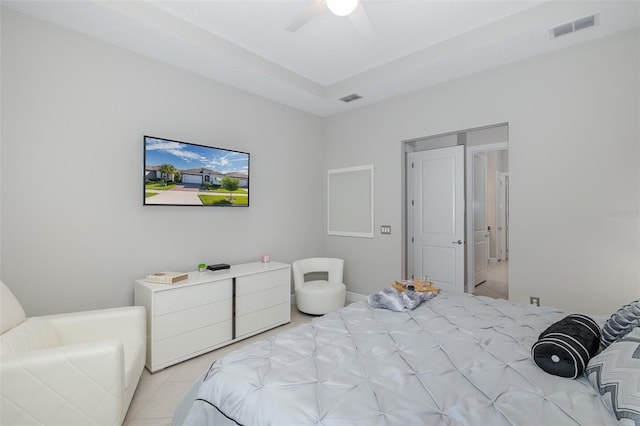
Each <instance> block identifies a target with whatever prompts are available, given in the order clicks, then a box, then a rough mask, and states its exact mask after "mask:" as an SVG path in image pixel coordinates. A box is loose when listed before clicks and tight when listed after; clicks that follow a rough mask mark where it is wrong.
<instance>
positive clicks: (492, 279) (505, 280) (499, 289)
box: [473, 260, 509, 299]
mask: <svg viewBox="0 0 640 426" xmlns="http://www.w3.org/2000/svg"><path fill="white" fill-rule="evenodd" d="M473 294H475V295H476V296H489V297H493V298H494V299H509V261H508V260H503V261H500V262H498V261H495V260H494V261H489V269H488V272H487V281H485V282H483V283H482V284H478V285H477V286H476V288H475V289H474V290H473Z"/></svg>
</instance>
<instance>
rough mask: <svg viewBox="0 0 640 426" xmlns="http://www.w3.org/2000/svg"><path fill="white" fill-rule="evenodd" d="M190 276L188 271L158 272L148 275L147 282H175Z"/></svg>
mask: <svg viewBox="0 0 640 426" xmlns="http://www.w3.org/2000/svg"><path fill="white" fill-rule="evenodd" d="M188 278H189V274H188V273H186V272H156V273H155V274H149V275H147V282H148V283H153V284H175V283H179V282H180V281H185V280H187V279H188Z"/></svg>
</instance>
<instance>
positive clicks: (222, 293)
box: [153, 279, 233, 316]
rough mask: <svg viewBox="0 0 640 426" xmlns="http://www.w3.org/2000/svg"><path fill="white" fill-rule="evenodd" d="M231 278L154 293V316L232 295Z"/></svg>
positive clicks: (228, 297) (229, 297)
mask: <svg viewBox="0 0 640 426" xmlns="http://www.w3.org/2000/svg"><path fill="white" fill-rule="evenodd" d="M232 292H233V281H232V280H231V279H228V280H222V281H215V282H211V283H204V284H199V285H194V286H183V287H181V286H177V287H175V288H172V289H171V290H166V291H158V292H156V293H155V303H154V305H155V306H154V312H153V315H154V316H160V315H164V314H168V313H171V312H177V311H182V310H184V309H190V308H192V307H195V306H201V305H206V304H209V303H213V302H218V301H221V300H225V299H231V297H232V296H233V294H232Z"/></svg>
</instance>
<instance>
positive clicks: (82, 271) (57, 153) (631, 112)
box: [0, 9, 640, 315]
mask: <svg viewBox="0 0 640 426" xmlns="http://www.w3.org/2000/svg"><path fill="white" fill-rule="evenodd" d="M1 35H2V46H1V47H2V68H1V73H2V74H1V78H2V95H1V102H2V105H1V107H2V111H1V118H2V130H1V137H2V141H1V142H2V146H1V151H0V160H1V166H2V168H1V171H0V184H1V194H0V206H1V211H0V220H1V228H0V231H1V235H0V239H1V245H0V253H1V255H2V258H1V261H0V268H1V269H0V272H1V278H2V279H3V280H4V281H5V282H6V283H7V284H8V285H9V286H10V287H11V288H12V289H13V290H14V291H15V293H16V294H17V296H18V297H19V298H20V299H21V300H22V301H23V303H24V305H25V308H26V310H27V313H28V314H29V315H35V314H44V313H51V312H63V311H69V310H75V309H92V308H97V307H105V306H118V305H126V304H130V303H132V300H133V299H132V288H133V284H132V281H133V279H135V278H137V277H140V276H143V275H145V274H146V273H148V272H151V271H157V270H160V269H177V270H190V269H193V268H194V267H195V265H196V264H197V263H199V262H209V263H213V262H230V263H236V262H242V261H252V260H255V259H257V258H258V256H259V255H260V254H262V253H265V252H268V253H270V254H271V256H272V258H273V259H275V260H282V261H286V262H289V261H292V260H294V259H296V258H299V257H305V256H313V255H333V256H341V257H344V258H345V260H346V266H345V278H346V282H347V285H348V290H349V291H351V292H355V293H360V294H368V293H371V292H373V291H377V290H378V289H380V288H381V287H383V286H386V285H388V284H389V283H390V282H391V281H393V280H395V279H398V278H401V274H402V269H403V266H402V265H403V258H402V246H403V241H402V234H403V230H402V227H403V220H402V215H403V208H402V205H401V202H402V191H403V182H402V175H403V155H404V147H403V145H402V141H404V140H414V139H417V138H423V137H427V136H431V135H442V134H446V133H450V132H456V131H460V130H465V129H471V128H476V127H482V126H486V125H490V124H497V123H509V130H510V135H509V142H510V145H509V167H510V174H511V185H512V186H511V188H512V193H511V241H510V247H511V261H510V296H511V298H512V299H514V300H516V301H527V300H528V296H529V295H536V296H540V297H541V301H542V303H543V304H552V305H556V306H562V307H566V308H570V309H578V310H583V311H587V312H594V313H603V314H609V313H610V312H611V310H613V309H615V308H617V307H618V306H619V305H620V304H622V303H626V302H629V301H631V300H633V299H637V298H638V297H640V289H639V287H640V217H639V215H638V213H637V212H638V210H639V208H640V201H639V200H640V183H639V182H640V176H639V172H638V170H639V169H640V167H639V166H640V149H639V144H640V142H639V139H640V137H639V129H638V121H639V118H640V111H639V100H640V95H639V82H638V78H639V77H638V76H639V75H640V69H639V66H638V51H639V50H640V49H639V38H640V34H639V33H638V32H637V31H635V32H627V33H623V34H620V35H617V36H614V37H611V38H609V39H605V40H600V41H595V42H591V43H588V44H584V45H581V46H578V47H574V48H571V49H568V50H564V51H559V52H556V53H553V54H549V55H545V56H541V57H538V58H534V59H531V60H527V61H523V62H519V63H516V64H512V65H509V66H505V67H501V68H498V69H495V70H491V71H487V72H484V73H481V74H477V75H474V76H470V77H467V78H464V79H460V80H456V81H453V82H449V83H445V84H441V85H439V86H436V87H433V88H431V89H428V90H424V91H420V92H416V93H411V94H407V95H404V96H400V97H397V98H394V99H391V100H388V101H385V102H381V103H378V104H376V105H372V106H368V107H364V108H362V109H358V110H354V111H352V112H348V113H343V114H340V115H337V116H334V117H331V118H329V119H326V120H320V119H318V118H315V117H312V116H309V115H307V114H304V113H300V112H297V111H295V110H292V109H289V108H286V107H283V106H281V105H279V104H275V103H272V102H269V101H266V100H264V99H261V98H259V97H256V96H253V95H250V94H247V93H245V92H242V91H239V90H235V89H232V88H230V87H228V86H224V85H221V84H216V83H214V82H211V81H209V80H206V79H204V78H201V77H199V76H196V75H194V74H191V73H188V72H185V71H182V70H179V69H177V68H175V67H171V66H168V65H164V64H160V63H158V62H156V61H153V60H150V59H146V58H144V57H142V56H140V55H137V54H135V53H131V52H128V51H125V50H123V49H120V48H117V47H113V46H111V45H107V44H104V43H102V42H99V41H96V40H94V39H91V38H88V37H85V36H82V35H79V34H76V33H73V32H70V31H66V30H62V29H60V28H57V27H55V26H51V25H49V24H44V23H42V22H40V21H36V20H33V19H31V18H27V17H24V16H22V15H19V14H17V13H15V12H12V11H10V10H6V9H3V10H2V34H1ZM365 95H366V94H365ZM145 133H148V134H154V135H158V136H162V137H168V138H174V139H179V140H184V141H188V142H194V143H201V144H212V145H217V146H221V147H225V148H230V149H237V150H241V151H249V152H250V153H251V191H252V194H251V207H249V208H245V209H222V208H206V209H205V208H203V209H198V208H189V207H143V206H142V199H141V197H142V195H141V188H140V185H141V179H142V135H143V134H145ZM318 159H326V160H325V161H324V164H323V161H318ZM364 164H374V165H375V173H376V176H375V188H376V194H375V230H376V236H375V238H374V239H366V238H348V237H337V236H327V235H326V204H325V198H326V197H325V196H324V195H322V194H326V192H325V191H326V170H328V169H334V168H340V167H349V166H355V165H364ZM628 212H631V213H630V214H629V213H628ZM634 212H635V214H634ZM383 224H384V225H391V227H392V234H391V235H380V234H379V227H380V225H383Z"/></svg>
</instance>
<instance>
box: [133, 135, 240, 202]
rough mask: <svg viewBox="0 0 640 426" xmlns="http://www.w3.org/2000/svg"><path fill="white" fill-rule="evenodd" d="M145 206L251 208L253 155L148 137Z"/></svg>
mask: <svg viewBox="0 0 640 426" xmlns="http://www.w3.org/2000/svg"><path fill="white" fill-rule="evenodd" d="M144 205H155V206H224V207H248V206H249V153H247V152H240V151H233V150H230V149H223V148H216V147H211V146H205V145H197V144H193V143H187V142H178V141H174V140H170V139H163V138H157V137H154V136H145V137H144Z"/></svg>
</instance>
